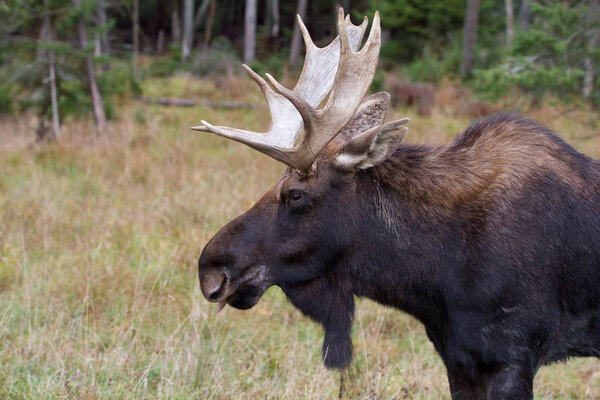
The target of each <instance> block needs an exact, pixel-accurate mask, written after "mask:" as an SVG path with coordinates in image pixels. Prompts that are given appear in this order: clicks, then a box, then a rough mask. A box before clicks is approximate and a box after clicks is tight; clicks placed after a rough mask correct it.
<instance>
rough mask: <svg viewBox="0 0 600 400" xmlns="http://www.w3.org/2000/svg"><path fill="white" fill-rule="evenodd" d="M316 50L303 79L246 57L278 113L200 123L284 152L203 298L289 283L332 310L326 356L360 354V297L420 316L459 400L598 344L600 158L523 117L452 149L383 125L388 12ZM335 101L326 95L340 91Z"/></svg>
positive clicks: (222, 237) (526, 388) (211, 263)
mask: <svg viewBox="0 0 600 400" xmlns="http://www.w3.org/2000/svg"><path fill="white" fill-rule="evenodd" d="M298 23H299V24H300V27H301V31H302V34H303V36H304V41H305V44H306V49H307V54H306V59H305V63H304V66H303V70H302V74H301V76H300V78H299V80H298V82H297V84H296V85H295V87H294V88H293V89H291V90H290V89H288V88H286V87H284V86H282V85H281V84H280V83H278V82H277V81H276V80H275V79H274V78H273V77H272V76H271V75H269V74H267V75H266V76H267V79H268V80H269V81H270V84H269V83H267V81H265V80H264V79H263V78H261V77H260V76H259V75H257V74H256V73H255V72H253V71H252V70H251V69H250V68H248V67H246V66H245V68H246V70H247V71H248V73H249V74H250V76H251V77H252V78H253V79H254V80H255V81H256V82H257V83H258V85H259V86H260V88H261V89H262V91H263V93H264V95H265V97H266V100H267V103H268V106H269V111H270V114H271V126H270V128H269V130H268V131H267V132H265V133H256V132H250V131H246V130H242V129H232V128H227V127H221V126H213V125H211V124H209V123H207V122H205V121H202V123H203V125H202V126H198V127H194V128H193V129H196V130H201V131H208V132H213V133H216V134H218V135H221V136H224V137H227V138H230V139H233V140H236V141H239V142H242V143H244V144H246V145H248V146H251V147H252V148H254V149H256V150H258V151H260V152H262V153H265V154H267V155H268V156H270V157H272V158H274V159H276V160H279V161H281V162H283V163H284V164H286V165H287V169H286V170H285V172H283V174H282V175H281V177H280V178H279V180H278V182H277V183H275V185H273V187H272V188H271V189H269V190H268V191H267V192H266V193H265V195H264V196H263V197H262V198H261V199H260V200H259V201H258V202H257V203H256V205H254V206H253V207H252V208H251V209H250V210H249V211H247V212H246V213H244V214H243V215H241V216H239V217H238V218H236V219H235V220H233V221H232V222H230V223H229V224H227V225H226V226H225V227H224V228H222V229H221V230H220V231H219V232H218V233H217V234H216V235H215V236H214V237H213V238H212V239H211V240H210V242H209V243H208V244H207V245H206V247H205V248H204V250H203V251H202V254H201V256H200V259H199V261H198V272H199V278H200V286H201V290H202V293H203V295H204V296H205V297H206V298H207V299H208V300H209V301H211V302H216V303H218V310H220V309H221V308H222V307H224V306H225V305H226V304H229V305H230V306H232V307H235V308H238V309H248V308H251V307H252V306H254V305H255V304H256V303H257V302H258V301H259V299H260V298H261V296H262V295H263V293H264V292H265V290H266V289H267V288H268V287H270V286H272V285H277V286H279V287H280V288H281V289H282V290H283V292H284V293H285V294H286V296H287V298H288V299H289V300H290V301H291V303H292V304H293V305H294V306H295V307H297V308H298V309H300V311H301V312H302V313H304V314H306V315H307V316H309V317H310V318H311V319H313V320H314V321H316V322H318V323H320V324H322V325H323V327H324V330H325V338H324V343H323V352H322V357H323V361H324V363H325V365H326V366H327V367H329V368H338V369H342V368H344V367H346V366H348V364H349V363H350V362H351V359H352V342H351V337H350V331H351V326H352V320H353V315H354V296H361V297H367V298H369V299H372V300H374V301H376V302H378V303H381V304H383V305H386V306H392V307H395V308H398V309H400V310H403V311H405V312H408V313H410V314H412V315H413V316H415V317H416V318H417V319H418V320H419V321H421V322H422V323H423V324H424V326H425V329H426V332H427V335H428V337H429V339H430V340H431V341H432V342H433V344H434V346H435V349H436V350H437V352H438V353H439V354H440V356H441V357H442V359H443V361H444V364H445V366H446V368H447V372H448V379H449V386H450V392H451V394H452V398H453V399H494V400H497V399H531V398H532V397H533V379H534V376H535V374H536V372H537V370H538V369H539V368H540V366H541V365H543V364H548V363H551V362H554V361H558V360H565V359H567V358H568V357H574V356H591V357H600V163H599V161H596V160H594V159H591V158H588V157H586V156H585V155H583V154H580V153H579V152H577V151H576V150H574V149H573V148H572V147H571V146H569V145H568V144H566V143H565V142H564V141H563V140H561V139H560V138H559V137H558V136H556V135H555V134H554V133H553V132H551V131H550V130H549V129H548V128H546V127H544V126H543V125H541V124H539V123H537V122H534V121H531V120H528V119H525V118H523V117H519V116H515V115H511V114H498V115H494V116H491V117H488V118H485V119H483V120H480V121H478V122H475V123H474V124H473V125H471V126H470V127H469V128H467V130H466V131H465V132H464V133H462V134H460V135H459V136H458V137H457V138H456V140H454V142H452V143H451V144H448V145H444V146H439V147H430V146H415V145H407V144H403V143H402V140H403V138H404V136H405V135H406V133H407V131H408V129H407V128H406V126H405V125H406V124H407V122H408V120H407V119H401V120H398V121H391V122H387V123H384V117H385V113H386V109H387V107H388V104H389V101H390V96H389V94H387V93H385V92H382V93H377V94H374V95H371V96H368V97H366V98H365V94H366V92H367V90H368V88H369V86H370V84H371V81H372V79H373V76H374V73H375V70H376V66H377V61H378V57H379V48H380V43H381V31H380V21H379V15H378V14H377V13H376V14H375V16H374V19H373V24H372V28H371V30H370V33H369V37H368V40H367V41H366V43H365V44H364V46H363V47H362V49H360V50H359V48H360V44H361V42H362V38H363V35H364V33H365V31H366V28H367V19H366V18H365V20H364V21H363V23H362V24H361V25H360V26H355V25H353V24H352V23H351V22H350V19H349V18H348V17H346V18H345V19H344V13H343V10H340V13H339V17H338V31H339V35H338V36H337V37H336V39H335V40H334V41H333V42H331V43H330V44H329V45H328V46H327V47H323V48H319V47H316V46H315V45H314V44H313V42H312V40H311V38H310V35H309V34H308V32H307V29H306V27H305V26H304V25H303V23H302V21H301V20H300V18H298ZM327 96H329V97H328V99H327V102H326V103H325V105H324V106H322V107H321V108H319V105H320V103H321V102H323V101H324V100H325V99H326V98H327Z"/></svg>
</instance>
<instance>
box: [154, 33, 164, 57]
mask: <svg viewBox="0 0 600 400" xmlns="http://www.w3.org/2000/svg"><path fill="white" fill-rule="evenodd" d="M164 49H165V31H164V30H162V29H160V30H159V31H158V37H157V38H156V54H158V55H160V54H162V52H163V50H164Z"/></svg>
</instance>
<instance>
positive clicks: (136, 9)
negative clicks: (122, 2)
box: [132, 0, 140, 69]
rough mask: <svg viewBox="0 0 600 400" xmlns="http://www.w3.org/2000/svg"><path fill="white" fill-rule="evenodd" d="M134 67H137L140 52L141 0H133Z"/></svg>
mask: <svg viewBox="0 0 600 400" xmlns="http://www.w3.org/2000/svg"><path fill="white" fill-rule="evenodd" d="M132 19H133V21H132V23H133V32H132V33H133V57H132V58H133V68H134V69H136V68H137V61H138V55H139V52H140V0H133V15H132Z"/></svg>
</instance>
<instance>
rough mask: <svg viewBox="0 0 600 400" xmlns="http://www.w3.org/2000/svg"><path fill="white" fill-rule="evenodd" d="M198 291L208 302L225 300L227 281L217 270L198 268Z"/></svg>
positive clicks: (223, 274)
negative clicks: (200, 291) (199, 290)
mask: <svg viewBox="0 0 600 400" xmlns="http://www.w3.org/2000/svg"><path fill="white" fill-rule="evenodd" d="M199 276H200V289H201V290H202V294H203V295H204V297H206V299H207V300H208V301H212V302H218V301H221V300H223V299H224V298H225V293H226V292H227V284H228V281H229V279H228V278H227V275H226V274H225V273H224V272H223V271H221V270H219V269H217V268H214V267H212V268H199Z"/></svg>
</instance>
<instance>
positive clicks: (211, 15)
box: [202, 0, 217, 51]
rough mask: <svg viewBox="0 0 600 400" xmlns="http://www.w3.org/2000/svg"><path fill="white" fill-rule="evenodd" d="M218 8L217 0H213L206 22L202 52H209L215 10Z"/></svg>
mask: <svg viewBox="0 0 600 400" xmlns="http://www.w3.org/2000/svg"><path fill="white" fill-rule="evenodd" d="M216 7H217V2H216V1H215V0H211V2H210V11H209V12H208V20H207V21H206V30H205V31H204V43H203V45H202V50H203V51H207V50H208V45H209V44H210V35H211V33H212V26H213V22H214V20H215V8H216Z"/></svg>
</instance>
